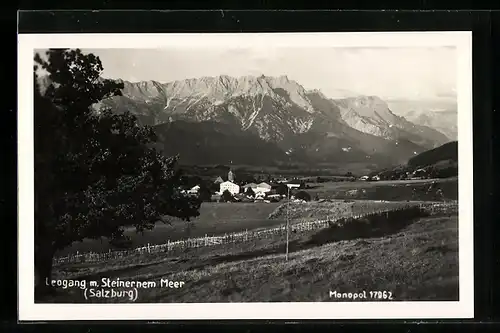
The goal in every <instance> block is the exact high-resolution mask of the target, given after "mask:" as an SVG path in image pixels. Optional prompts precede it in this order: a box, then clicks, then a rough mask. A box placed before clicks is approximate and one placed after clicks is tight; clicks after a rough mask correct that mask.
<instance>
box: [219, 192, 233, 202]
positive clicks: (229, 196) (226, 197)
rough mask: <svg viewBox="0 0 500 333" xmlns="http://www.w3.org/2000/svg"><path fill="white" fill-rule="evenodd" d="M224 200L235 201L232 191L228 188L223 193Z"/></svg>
mask: <svg viewBox="0 0 500 333" xmlns="http://www.w3.org/2000/svg"><path fill="white" fill-rule="evenodd" d="M222 201H223V202H231V201H233V195H232V194H231V192H229V191H228V190H225V191H224V192H223V193H222Z"/></svg>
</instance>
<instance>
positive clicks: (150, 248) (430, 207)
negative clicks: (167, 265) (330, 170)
mask: <svg viewBox="0 0 500 333" xmlns="http://www.w3.org/2000/svg"><path fill="white" fill-rule="evenodd" d="M416 206H418V207H420V208H421V209H424V210H426V211H428V212H429V213H431V214H435V213H438V212H447V211H450V210H454V209H457V207H458V204H457V203H456V202H453V203H424V204H419V205H414V204H413V205H412V204H409V205H408V206H406V207H399V208H396V209H390V210H378V211H377V210H374V211H371V212H366V213H364V214H362V215H351V216H342V217H339V218H336V219H326V220H316V221H303V222H295V223H293V224H291V226H290V229H291V230H293V231H297V232H303V231H310V230H316V229H322V228H326V227H328V226H329V225H330V223H332V222H335V221H340V220H345V219H347V218H349V219H357V218H362V217H365V216H367V215H371V214H377V213H386V212H387V213H388V212H391V211H395V210H402V209H405V208H408V207H416ZM285 233H286V226H284V225H282V226H279V227H274V228H266V229H262V230H250V231H248V230H245V231H242V232H235V233H230V234H225V235H223V236H208V235H205V236H204V237H197V238H189V239H184V240H178V241H174V242H171V241H170V240H169V241H167V243H164V244H157V245H151V244H147V245H146V246H142V247H138V248H135V249H132V250H125V251H111V250H110V251H108V252H103V253H94V252H89V253H78V252H77V253H76V254H73V255H69V256H65V257H59V258H54V264H68V263H76V262H103V261H107V260H110V259H118V258H125V257H128V256H130V255H134V254H135V255H137V254H146V253H160V252H170V251H174V250H184V249H190V248H199V247H206V246H216V245H221V244H231V243H240V242H246V241H251V240H255V239H261V238H267V237H273V236H275V235H283V234H285Z"/></svg>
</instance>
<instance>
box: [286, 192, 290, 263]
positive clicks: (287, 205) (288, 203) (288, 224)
mask: <svg viewBox="0 0 500 333" xmlns="http://www.w3.org/2000/svg"><path fill="white" fill-rule="evenodd" d="M287 187H288V202H287V204H286V255H285V260H286V261H288V229H289V228H290V186H287Z"/></svg>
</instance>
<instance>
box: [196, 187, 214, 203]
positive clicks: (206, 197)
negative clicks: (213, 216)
mask: <svg viewBox="0 0 500 333" xmlns="http://www.w3.org/2000/svg"><path fill="white" fill-rule="evenodd" d="M198 195H199V198H200V200H201V201H203V202H210V201H212V191H211V190H210V187H209V185H207V184H206V182H202V183H201V184H200V190H199V191H198Z"/></svg>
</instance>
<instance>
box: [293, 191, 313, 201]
mask: <svg viewBox="0 0 500 333" xmlns="http://www.w3.org/2000/svg"><path fill="white" fill-rule="evenodd" d="M295 198H296V199H300V200H305V201H311V195H310V194H309V193H307V192H305V191H299V192H297V194H295Z"/></svg>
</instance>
